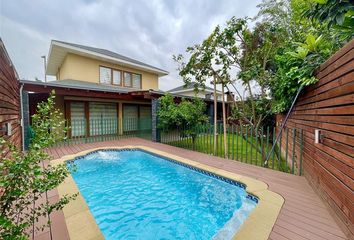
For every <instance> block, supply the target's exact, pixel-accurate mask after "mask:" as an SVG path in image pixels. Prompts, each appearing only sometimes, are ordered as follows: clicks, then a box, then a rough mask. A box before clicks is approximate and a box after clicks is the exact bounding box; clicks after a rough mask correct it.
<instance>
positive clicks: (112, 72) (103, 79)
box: [99, 66, 141, 89]
mask: <svg viewBox="0 0 354 240" xmlns="http://www.w3.org/2000/svg"><path fill="white" fill-rule="evenodd" d="M99 71H100V83H102V84H112V85H117V86H123V87H129V88H137V89H141V74H137V73H130V72H123V71H121V70H117V69H112V68H109V67H103V66H100V70H99Z"/></svg>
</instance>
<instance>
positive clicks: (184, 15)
mask: <svg viewBox="0 0 354 240" xmlns="http://www.w3.org/2000/svg"><path fill="white" fill-rule="evenodd" d="M259 2H260V0H249V1H247V2H245V1H243V0H238V1H235V0H220V1H207V0H195V1H190V0H174V1H172V0H169V1H163V0H146V1H143V0H136V1H131V0H120V1H114V0H97V1H95V0H79V1H77V0H76V1H71V0H62V1H47V0H31V1H26V0H18V1H12V0H2V1H1V3H0V20H1V23H0V34H1V38H2V39H3V41H4V42H5V45H6V48H7V50H8V52H9V54H10V57H11V58H12V61H13V62H14V64H15V66H16V68H17V71H18V72H19V75H20V77H21V78H25V79H34V78H35V77H38V78H43V77H42V76H43V62H42V59H41V58H40V56H41V55H44V54H46V53H47V52H48V49H49V44H50V40H52V39H57V40H63V41H67V42H73V43H78V44H84V45H89V46H95V47H100V48H105V49H109V50H111V51H116V52H118V53H121V54H123V55H126V56H129V57H132V58H136V59H138V60H141V61H144V62H146V63H149V64H151V65H154V66H156V67H160V68H163V69H166V70H168V71H169V72H170V75H169V76H166V77H163V78H161V79H160V88H161V89H163V90H168V89H170V88H173V87H176V86H178V85H180V84H182V80H181V79H180V78H179V76H178V72H177V71H176V68H177V66H176V64H175V63H174V61H173V60H172V55H173V54H178V53H184V51H185V49H186V48H187V47H188V46H191V45H193V44H196V43H199V42H201V41H202V40H203V39H204V38H205V37H207V36H208V34H209V33H210V32H211V30H212V29H213V28H214V27H215V26H216V25H218V24H220V25H222V24H224V23H225V22H226V20H227V19H229V18H231V17H232V16H237V17H244V16H246V15H248V16H253V15H255V13H256V11H257V9H256V5H257V4H258V3H259Z"/></svg>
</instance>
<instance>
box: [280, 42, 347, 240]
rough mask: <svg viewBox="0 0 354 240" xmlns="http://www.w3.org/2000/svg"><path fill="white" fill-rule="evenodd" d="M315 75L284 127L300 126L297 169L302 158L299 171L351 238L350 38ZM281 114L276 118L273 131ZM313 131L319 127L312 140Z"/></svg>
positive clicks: (281, 116)
mask: <svg viewBox="0 0 354 240" xmlns="http://www.w3.org/2000/svg"><path fill="white" fill-rule="evenodd" d="M316 76H317V77H318V79H319V81H318V82H317V83H316V84H314V85H313V86H309V87H307V88H305V89H304V90H303V92H302V94H301V95H300V97H299V99H298V101H297V102H296V104H295V108H294V110H293V111H292V113H291V115H290V118H289V120H288V123H287V124H286V128H296V129H303V132H304V146H303V154H302V155H301V154H298V155H297V156H296V166H297V168H298V171H299V170H300V166H299V159H300V158H302V162H303V166H302V170H303V174H304V175H305V177H306V178H307V179H308V180H309V182H310V183H311V184H312V186H313V187H314V189H315V190H316V191H317V192H318V193H319V194H320V196H321V197H322V198H323V199H324V200H325V202H327V203H328V205H329V206H330V207H331V209H332V210H333V213H334V214H335V215H337V217H338V220H339V222H340V223H341V225H342V226H343V229H344V230H345V231H346V232H347V234H348V236H349V237H350V238H354V40H352V41H351V42H350V43H348V44H347V45H346V46H344V47H343V48H342V49H340V50H339V51H338V52H337V53H335V54H334V55H333V56H332V57H331V58H329V59H328V60H327V61H326V62H325V63H324V64H323V65H322V66H321V67H320V68H319V70H318V71H317V75H316ZM283 118H284V116H283V115H278V116H277V126H278V131H279V128H280V126H281V121H282V120H283ZM315 129H318V130H320V143H317V144H316V143H315ZM286 131H287V130H286V129H285V132H283V136H284V134H285V133H286ZM290 134H292V133H291V132H290ZM283 139H284V138H283ZM296 139H297V140H296V141H298V140H299V138H296ZM282 144H284V141H282Z"/></svg>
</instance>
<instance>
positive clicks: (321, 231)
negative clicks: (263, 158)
mask: <svg viewBox="0 0 354 240" xmlns="http://www.w3.org/2000/svg"><path fill="white" fill-rule="evenodd" d="M124 145H144V146H148V147H152V148H155V149H158V150H161V151H165V152H168V153H171V154H174V155H178V156H181V157H183V158H188V159H191V160H193V161H197V162H200V163H203V164H207V165H210V166H213V167H217V168H220V169H224V170H226V171H230V172H234V173H237V174H241V175H245V176H249V177H252V178H256V179H259V180H261V181H264V182H265V183H267V184H268V186H269V190H271V191H274V192H277V193H279V194H280V195H282V196H283V197H284V199H285V203H284V205H283V207H282V209H281V212H280V214H279V216H278V219H277V221H276V223H275V225H274V227H273V231H272V233H271V234H270V236H269V239H272V240H286V239H294V240H324V239H326V240H343V239H348V238H347V237H346V236H345V234H344V233H343V231H342V230H341V229H340V227H339V225H338V224H337V222H336V220H335V219H334V218H333V217H332V216H331V214H330V211H329V209H327V207H326V206H325V204H324V203H323V202H322V200H321V199H320V198H319V197H318V196H317V195H316V193H315V192H314V190H313V189H312V188H311V186H310V185H309V184H308V182H307V180H306V179H305V178H304V177H300V176H295V175H290V174H286V173H282V172H277V171H273V170H269V169H264V168H260V167H256V166H252V165H248V164H244V163H240V162H237V161H232V160H226V159H222V158H219V157H213V156H209V155H206V154H203V153H198V152H194V151H190V150H185V149H181V148H176V147H172V146H169V145H165V144H161V143H155V142H151V141H147V140H143V139H140V138H130V139H124V140H118V141H110V142H97V143H86V144H79V145H71V146H64V147H56V148H51V149H49V150H48V152H49V153H50V154H51V155H52V156H53V159H56V158H59V157H61V156H64V155H67V154H74V153H77V152H80V151H84V150H88V149H90V148H97V147H109V146H112V147H115V146H124ZM49 196H50V197H51V198H53V199H55V198H56V197H57V192H56V191H53V192H52V193H50V194H49ZM51 220H52V222H53V223H52V227H51V229H50V230H48V231H47V232H44V233H41V234H38V235H37V237H35V239H36V240H37V239H60V240H65V239H68V233H67V230H66V226H65V225H64V224H65V223H64V219H63V214H62V213H60V212H59V213H55V214H54V216H51ZM50 232H51V234H50ZM50 236H52V237H50Z"/></svg>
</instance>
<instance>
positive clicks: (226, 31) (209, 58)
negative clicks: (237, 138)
mask: <svg viewBox="0 0 354 240" xmlns="http://www.w3.org/2000/svg"><path fill="white" fill-rule="evenodd" d="M246 22H247V19H236V18H232V19H231V20H230V21H228V22H227V24H226V27H225V28H223V29H221V28H220V26H217V27H216V28H215V29H214V31H213V32H212V33H211V34H210V35H209V37H208V38H206V39H205V40H204V41H203V42H202V43H201V44H197V45H194V46H193V47H188V48H187V51H186V52H187V54H189V55H190V56H189V59H188V61H187V63H185V62H184V58H183V56H182V55H178V56H177V57H176V56H175V57H174V59H175V60H176V61H177V62H178V63H179V66H180V67H179V71H180V72H179V74H180V76H182V78H183V80H184V82H185V83H186V84H188V83H190V82H191V81H192V79H194V80H195V81H196V82H197V85H196V86H197V87H198V86H199V87H203V88H204V87H205V84H206V81H208V80H210V79H211V80H212V81H211V82H212V84H213V85H214V152H215V153H216V144H217V119H216V111H217V109H216V105H217V101H216V99H217V96H216V85H217V84H221V88H222V93H223V92H224V88H225V87H226V86H227V85H228V84H229V83H230V82H231V81H232V80H231V74H232V68H235V67H237V65H239V59H238V58H237V56H238V54H239V52H240V48H239V46H238V42H237V38H235V36H237V35H238V34H239V33H240V32H242V30H243V29H244V27H245V24H246ZM195 90H196V91H198V89H197V88H196V89H195ZM222 105H223V131H224V150H225V152H224V155H225V157H227V133H226V128H227V124H226V117H225V99H224V96H223V99H222Z"/></svg>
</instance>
